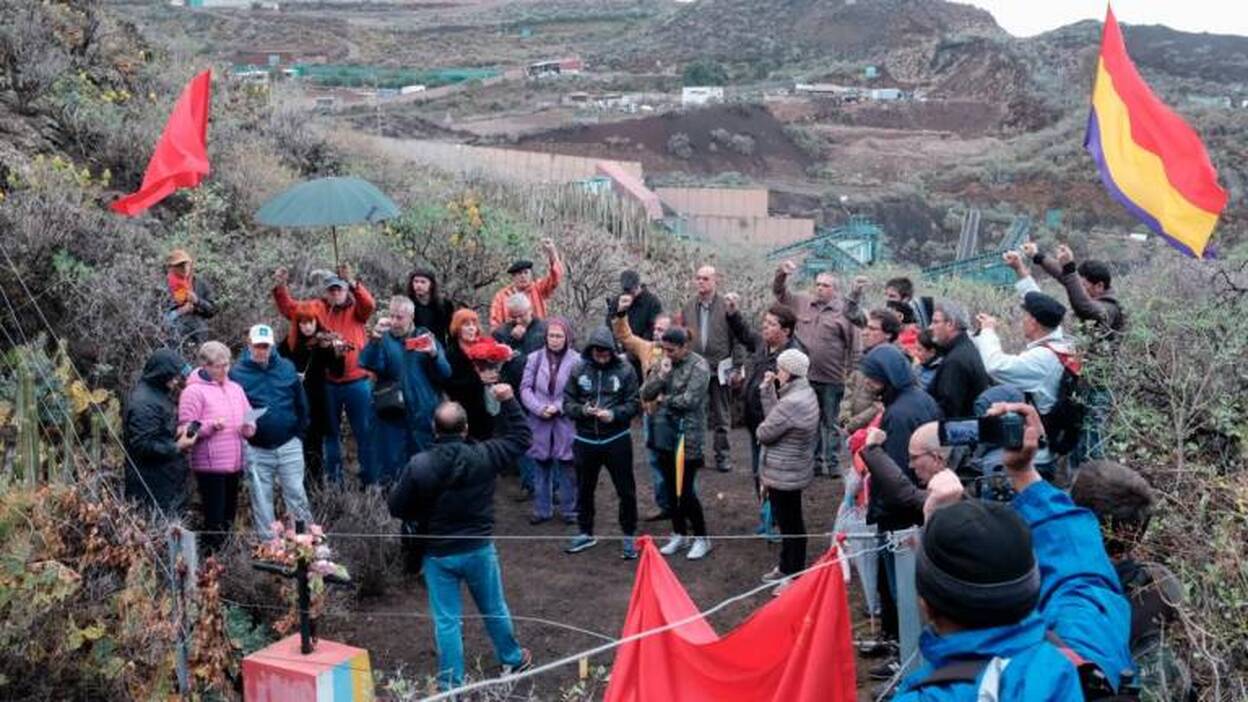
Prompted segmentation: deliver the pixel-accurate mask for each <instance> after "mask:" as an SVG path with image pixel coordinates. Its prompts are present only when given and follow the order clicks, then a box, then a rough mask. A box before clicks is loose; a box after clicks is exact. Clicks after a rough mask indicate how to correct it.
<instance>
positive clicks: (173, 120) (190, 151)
mask: <svg viewBox="0 0 1248 702" xmlns="http://www.w3.org/2000/svg"><path fill="white" fill-rule="evenodd" d="M211 92H212V71H204V72H203V73H200V74H199V75H197V76H195V77H194V78H192V79H191V82H189V83H187V84H186V87H185V88H183V89H182V95H181V96H179V97H178V102H177V103H176V104H174V106H173V112H171V113H170V114H169V121H168V122H166V123H165V131H164V132H163V133H161V135H160V141H158V142H156V152H155V153H153V154H152V160H151V161H148V162H147V172H146V173H144V174H143V185H142V186H140V187H139V190H138V192H135V193H132V194H130V195H127V196H125V197H123V198H120V199H118V200H116V201H115V202H113V204H112V205H111V206H110V207H111V208H112V210H113V211H114V212H120V213H121V214H124V215H129V216H131V217H133V216H135V215H137V214H140V213H142V212H144V211H146V210H147V208H149V207H151V206H152V205H155V204H156V203H158V202H160V201H161V200H163V199H165V198H166V197H168V196H169V195H171V194H172V193H173V192H174V191H175V190H177V189H178V188H194V187H196V186H197V185H199V184H200V182H201V181H202V180H203V179H204V176H206V175H208V171H209V166H208V107H209V102H210V100H211V98H210V95H211Z"/></svg>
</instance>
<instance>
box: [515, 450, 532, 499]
mask: <svg viewBox="0 0 1248 702" xmlns="http://www.w3.org/2000/svg"><path fill="white" fill-rule="evenodd" d="M516 467H517V468H519V469H520V487H522V488H524V489H525V490H533V489H534V487H533V476H534V475H535V474H536V473H537V461H536V460H534V459H532V458H529V455H528V454H527V453H526V454H524V455H523V456H521V457H520V459H519V460H518V461H516Z"/></svg>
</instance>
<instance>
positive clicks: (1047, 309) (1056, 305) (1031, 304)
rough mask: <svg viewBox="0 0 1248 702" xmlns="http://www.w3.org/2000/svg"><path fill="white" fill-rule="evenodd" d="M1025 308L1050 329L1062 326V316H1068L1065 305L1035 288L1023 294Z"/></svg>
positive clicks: (1043, 325) (1041, 324)
mask: <svg viewBox="0 0 1248 702" xmlns="http://www.w3.org/2000/svg"><path fill="white" fill-rule="evenodd" d="M1023 310H1024V311H1026V312H1027V314H1029V315H1031V316H1032V317H1034V318H1035V320H1036V321H1037V322H1039V323H1040V326H1042V327H1045V328H1048V329H1057V328H1058V327H1060V326H1062V318H1063V317H1065V316H1066V306H1065V305H1063V304H1062V303H1060V302H1058V301H1057V300H1054V299H1053V298H1051V297H1049V296H1048V295H1045V294H1044V293H1042V292H1036V291H1034V290H1033V291H1031V292H1029V293H1027V294H1026V295H1024V296H1023Z"/></svg>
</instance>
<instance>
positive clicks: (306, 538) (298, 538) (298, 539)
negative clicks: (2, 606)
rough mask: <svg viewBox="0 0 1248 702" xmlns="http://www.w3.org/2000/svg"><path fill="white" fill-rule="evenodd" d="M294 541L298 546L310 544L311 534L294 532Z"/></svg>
mask: <svg viewBox="0 0 1248 702" xmlns="http://www.w3.org/2000/svg"><path fill="white" fill-rule="evenodd" d="M295 543H296V544H298V545H300V546H309V547H310V546H312V535H311V534H295Z"/></svg>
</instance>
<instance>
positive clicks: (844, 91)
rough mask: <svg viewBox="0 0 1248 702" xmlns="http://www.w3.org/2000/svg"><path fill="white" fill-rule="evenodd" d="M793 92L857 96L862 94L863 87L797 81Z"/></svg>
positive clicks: (840, 96) (843, 96) (845, 96)
mask: <svg viewBox="0 0 1248 702" xmlns="http://www.w3.org/2000/svg"><path fill="white" fill-rule="evenodd" d="M793 92H795V93H805V94H807V95H823V96H828V97H839V98H856V97H859V96H860V95H861V94H862V89H861V88H855V87H853V86H849V85H835V84H833V83H797V84H796V85H794V86H793Z"/></svg>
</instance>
